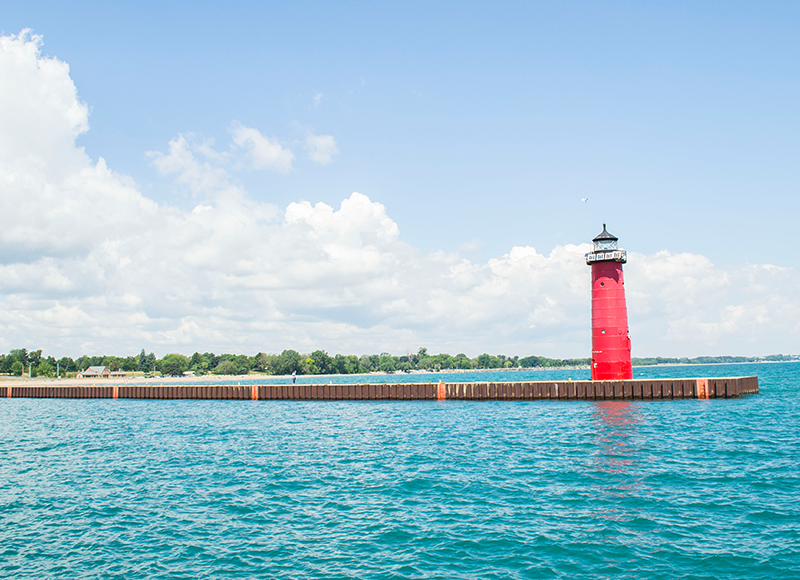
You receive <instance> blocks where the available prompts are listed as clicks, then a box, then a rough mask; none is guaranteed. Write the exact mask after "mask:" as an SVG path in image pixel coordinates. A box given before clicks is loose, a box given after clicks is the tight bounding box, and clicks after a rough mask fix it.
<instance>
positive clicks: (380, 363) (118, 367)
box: [0, 348, 800, 377]
mask: <svg viewBox="0 0 800 580" xmlns="http://www.w3.org/2000/svg"><path fill="white" fill-rule="evenodd" d="M798 358H800V357H798V356H796V355H794V356H789V355H780V354H779V355H770V356H767V357H734V356H718V357H708V356H703V357H696V358H692V359H690V358H663V357H654V358H635V359H633V364H634V366H643V365H659V364H710V363H736V362H759V361H790V360H798ZM589 363H590V360H589V359H588V358H567V359H558V358H548V357H543V356H535V355H531V356H526V357H522V358H520V357H518V356H512V357H509V356H506V355H502V354H499V355H490V354H487V353H484V354H481V355H478V356H476V357H474V358H470V357H468V356H467V355H465V354H463V353H459V354H457V355H455V356H451V355H449V354H446V353H441V354H430V353H428V349H427V348H420V349H419V350H418V351H417V352H416V353H414V354H412V353H408V354H405V355H402V356H394V355H391V354H389V353H386V352H383V353H381V354H372V355H366V354H365V355H361V356H356V355H341V354H337V355H333V356H331V355H329V354H328V353H327V352H325V351H324V350H315V351H313V352H311V353H308V354H301V353H299V352H298V351H296V350H284V351H283V352H282V353H280V354H267V353H263V352H260V353H258V354H256V355H253V356H248V355H244V354H219V355H217V354H214V353H213V352H205V353H202V354H201V353H199V352H196V353H194V354H193V355H192V356H190V357H189V356H185V355H182V354H178V353H170V354H167V355H165V356H164V357H162V358H160V359H159V358H157V357H156V355H155V354H154V353H152V352H151V353H148V352H146V351H145V350H144V349H142V351H141V352H140V353H139V354H138V355H134V356H126V357H118V356H102V355H101V356H86V355H84V356H81V357H78V358H77V359H72V358H70V357H61V358H59V359H56V358H55V357H53V356H44V355H43V354H42V351H41V350H34V351H28V350H26V349H24V348H19V349H12V350H11V351H9V353H8V354H0V374H6V375H16V376H21V375H23V374H25V375H28V374H30V376H32V377H54V376H56V374H58V375H59V376H62V377H65V376H66V377H69V376H74V375H75V374H76V373H77V372H79V371H83V370H86V369H87V368H88V367H90V366H105V367H108V368H109V369H110V370H111V371H125V372H129V373H142V374H145V375H155V374H161V375H164V376H180V375H183V374H184V373H187V372H192V373H194V374H195V375H206V374H215V375H247V374H266V375H290V374H292V373H293V372H295V373H297V374H298V375H325V374H340V375H348V374H367V373H371V372H387V373H390V372H398V371H400V372H403V371H405V372H411V371H440V370H455V369H458V370H479V369H518V368H543V369H544V368H564V367H569V368H576V367H588V366H589Z"/></svg>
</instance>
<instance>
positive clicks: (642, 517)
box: [0, 363, 800, 579]
mask: <svg viewBox="0 0 800 580" xmlns="http://www.w3.org/2000/svg"><path fill="white" fill-rule="evenodd" d="M635 371H636V372H646V373H648V374H647V375H645V376H697V375H707V376H708V375H751V374H758V375H759V379H760V387H761V394H760V395H757V396H750V397H744V398H741V399H734V400H710V401H708V400H678V401H658V402H644V401H641V402H606V403H599V402H598V403H594V402H558V401H531V402H491V401H490V402H460V401H447V402H443V403H438V402H427V401H418V402H414V401H405V402H404V401H379V402H344V401H342V402H313V401H307V402H302V401H297V402H293V401H259V402H252V401H200V400H188V401H187V400H147V401H137V400H106V399H101V400H59V399H39V400H36V399H0V458H2V461H0V577H2V578H130V579H137V578H187V579H188V578H261V577H263V578H559V577H560V578H647V579H654V578H675V577H684V578H731V579H734V578H736V579H738V578H771V579H776V578H798V577H800V473H799V470H798V465H800V429H798V427H800V419H798V417H800V412H799V411H800V408H799V407H800V404H799V402H800V399H799V398H798V394H800V364H790V363H787V364H764V365H732V366H730V367H721V366H714V367H705V368H702V369H701V368H699V367H671V368H668V369H663V368H651V369H644V370H637V369H635ZM711 371H713V372H711ZM535 376H537V377H542V380H549V379H550V378H555V377H554V376H553V375H549V374H547V373H541V372H538V373H536V374H535ZM570 376H573V378H576V379H577V378H583V377H580V376H579V375H577V374H576V373H575V372H574V371H573V372H572V375H570ZM483 380H491V379H483Z"/></svg>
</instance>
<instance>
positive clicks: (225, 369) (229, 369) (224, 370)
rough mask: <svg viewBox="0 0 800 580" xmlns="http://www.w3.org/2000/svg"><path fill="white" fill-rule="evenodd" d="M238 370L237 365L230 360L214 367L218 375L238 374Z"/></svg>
mask: <svg viewBox="0 0 800 580" xmlns="http://www.w3.org/2000/svg"><path fill="white" fill-rule="evenodd" d="M236 371H237V368H236V365H235V364H233V363H232V362H231V361H229V360H224V361H222V362H221V363H219V364H218V365H217V366H216V367H215V368H214V374H216V375H235V374H237V373H236Z"/></svg>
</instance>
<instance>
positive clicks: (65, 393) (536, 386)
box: [0, 377, 758, 401]
mask: <svg viewBox="0 0 800 580" xmlns="http://www.w3.org/2000/svg"><path fill="white" fill-rule="evenodd" d="M755 393H758V377H726V378H709V379H649V380H644V381H642V380H627V381H564V382H557V381H555V382H554V381H541V382H509V383H443V382H442V383H396V384H352V385H334V384H331V385H238V386H235V385H139V386H124V385H123V386H98V385H91V386H89V385H87V386H55V385H54V386H38V387H26V386H22V385H6V386H1V387H0V398H3V397H10V398H19V397H25V398H56V399H239V400H253V401H256V400H257V401H270V400H305V401H386V400H392V401H399V400H402V401H417V400H440V401H441V400H447V399H455V400H469V401H498V400H501V401H530V400H539V399H558V400H564V401H575V400H578V401H583V400H592V401H609V400H654V399H655V400H664V399H696V398H700V399H730V398H735V397H739V396H742V395H751V394H755Z"/></svg>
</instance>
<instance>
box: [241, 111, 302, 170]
mask: <svg viewBox="0 0 800 580" xmlns="http://www.w3.org/2000/svg"><path fill="white" fill-rule="evenodd" d="M231 135H232V136H233V142H234V143H235V144H236V145H237V146H238V147H240V148H241V149H242V150H243V151H245V152H246V154H247V156H248V158H249V160H250V163H251V165H252V167H253V168H254V169H273V170H275V171H279V172H280V173H288V172H289V171H291V169H292V161H294V153H292V152H291V150H290V149H287V148H284V147H283V146H282V145H281V144H280V143H279V142H278V140H277V139H270V138H269V137H265V136H264V135H262V134H261V131H259V130H258V129H254V128H252V127H245V126H244V125H242V124H241V123H236V122H234V123H233V125H232V126H231Z"/></svg>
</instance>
